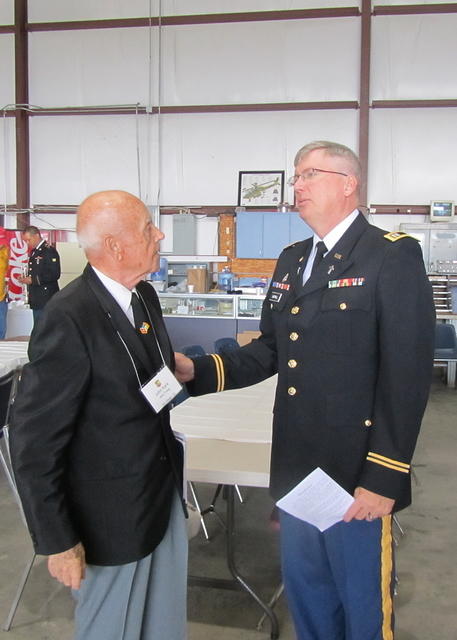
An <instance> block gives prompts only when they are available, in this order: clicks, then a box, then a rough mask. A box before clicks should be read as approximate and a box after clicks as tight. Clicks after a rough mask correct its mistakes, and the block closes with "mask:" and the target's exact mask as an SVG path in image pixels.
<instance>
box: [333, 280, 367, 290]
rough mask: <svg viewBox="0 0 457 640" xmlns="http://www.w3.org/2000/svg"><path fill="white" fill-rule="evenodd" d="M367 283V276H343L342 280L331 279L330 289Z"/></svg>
mask: <svg viewBox="0 0 457 640" xmlns="http://www.w3.org/2000/svg"><path fill="white" fill-rule="evenodd" d="M364 284H365V278H341V280H329V282H328V288H329V289H338V288H339V287H362V286H363V285H364Z"/></svg>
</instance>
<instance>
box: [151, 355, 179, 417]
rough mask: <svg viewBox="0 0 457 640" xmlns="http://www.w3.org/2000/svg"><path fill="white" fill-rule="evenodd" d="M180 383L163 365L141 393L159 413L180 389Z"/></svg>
mask: <svg viewBox="0 0 457 640" xmlns="http://www.w3.org/2000/svg"><path fill="white" fill-rule="evenodd" d="M181 389H182V385H181V384H180V383H179V382H178V380H177V379H176V378H175V376H174V375H173V373H172V372H171V371H170V369H169V368H168V367H167V366H166V365H164V366H163V367H162V368H161V369H160V370H159V371H158V372H157V373H156V374H155V376H153V377H152V378H151V379H150V380H149V381H148V382H146V384H144V385H143V386H142V387H141V393H142V394H143V395H144V397H145V398H146V400H147V401H148V402H149V404H150V405H151V407H152V408H153V409H154V411H155V412H156V413H159V411H161V410H162V409H163V408H164V407H165V406H166V405H167V404H169V403H170V402H171V401H172V400H173V398H175V397H176V396H177V395H178V393H179V392H180V391H181Z"/></svg>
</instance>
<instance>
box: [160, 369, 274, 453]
mask: <svg viewBox="0 0 457 640" xmlns="http://www.w3.org/2000/svg"><path fill="white" fill-rule="evenodd" d="M276 383H277V376H273V377H271V378H268V379H267V380H264V381H263V382H259V384H255V385H252V386H251V387H245V388H244V389H235V390H233V391H223V392H222V393H211V394H208V395H206V396H199V397H198V398H189V399H188V400H186V401H185V402H183V403H182V404H180V405H178V406H177V407H175V408H174V409H173V411H172V412H171V420H172V427H173V429H174V430H175V431H179V432H181V433H184V434H186V436H187V437H188V438H210V439H212V440H214V439H220V440H230V441H231V442H263V443H270V442H271V424H272V417H273V416H272V414H273V402H274V393H275V389H276Z"/></svg>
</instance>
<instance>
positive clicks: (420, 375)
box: [189, 214, 435, 509]
mask: <svg viewBox="0 0 457 640" xmlns="http://www.w3.org/2000/svg"><path fill="white" fill-rule="evenodd" d="M403 236H404V234H399V236H396V235H395V234H388V233H387V232H386V231H383V230H381V229H378V228H377V227H374V226H372V225H370V224H368V222H367V221H366V220H365V218H364V217H363V216H362V215H361V214H360V215H359V216H358V217H357V218H356V220H355V221H354V222H353V223H352V225H351V226H350V227H349V229H348V230H347V231H346V233H345V234H344V235H343V236H342V238H341V239H340V240H339V241H338V243H337V244H336V245H335V247H334V248H333V249H332V250H331V251H330V252H329V253H328V254H327V255H326V256H325V258H324V259H323V261H322V262H321V264H320V265H319V267H318V268H317V270H316V271H315V273H313V275H312V276H311V277H310V279H309V280H308V281H307V283H306V284H305V286H303V284H302V274H303V268H304V265H305V264H306V260H307V257H308V255H309V253H310V250H311V247H312V238H311V239H308V240H305V241H303V242H298V243H296V244H294V245H292V246H290V247H288V248H286V249H285V250H284V251H283V252H282V254H281V255H280V257H279V259H278V262H277V266H276V269H275V272H274V275H273V278H272V283H271V285H270V288H269V291H268V293H267V296H266V299H265V302H264V306H263V312H262V319H261V324H260V328H261V332H262V334H261V337H260V339H259V340H255V341H253V342H252V343H251V344H249V345H247V346H246V347H243V348H242V349H239V350H237V351H234V352H231V353H230V354H227V355H225V356H223V357H222V358H221V357H220V356H216V357H214V356H207V357H204V358H199V359H196V360H195V368H196V380H195V383H194V384H193V385H189V387H190V390H191V392H192V393H194V394H200V393H206V392H208V391H215V390H221V389H224V388H234V387H240V386H244V385H247V384H253V383H255V382H258V381H259V380H261V379H263V378H265V377H268V376H270V375H272V374H274V373H276V372H278V373H279V376H278V387H277V392H276V400H275V405H274V420H273V446H272V459H271V480H270V484H271V491H272V494H273V496H274V497H275V498H279V497H281V496H283V495H284V494H285V493H286V492H287V491H289V490H290V489H291V488H292V487H293V486H294V485H296V484H297V483H298V482H300V481H301V480H302V479H303V478H304V477H305V476H306V475H307V474H308V473H310V472H311V471H312V470H314V469H315V468H316V467H321V468H322V469H324V471H326V472H327V473H328V474H329V475H330V476H332V477H333V478H334V479H335V480H336V481H337V482H339V483H340V484H341V485H342V486H343V487H344V488H345V489H347V490H348V491H349V492H350V493H353V491H354V489H355V487H356V486H358V485H360V486H363V487H365V488H367V489H369V490H371V491H374V492H376V493H379V494H381V495H384V496H387V497H390V498H393V499H395V501H396V502H395V508H396V509H401V508H403V507H404V506H406V505H408V504H409V502H410V500H411V495H410V463H411V458H412V455H413V451H414V447H415V444H416V439H417V436H418V432H419V428H420V424H421V419H422V415H423V412H424V409H425V405H426V402H427V397H428V391H429V386H430V380H431V372H432V365H433V343H434V324H435V313H434V306H433V300H432V290H431V286H430V283H429V282H428V279H427V276H426V273H425V269H424V264H423V260H422V254H421V250H420V247H419V244H418V242H417V241H416V240H414V239H413V238H410V237H403Z"/></svg>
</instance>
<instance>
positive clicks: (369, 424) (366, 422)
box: [363, 420, 373, 427]
mask: <svg viewBox="0 0 457 640" xmlns="http://www.w3.org/2000/svg"><path fill="white" fill-rule="evenodd" d="M363 424H364V425H365V426H366V427H371V425H372V424H373V423H372V422H371V420H365V422H364V423H363Z"/></svg>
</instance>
